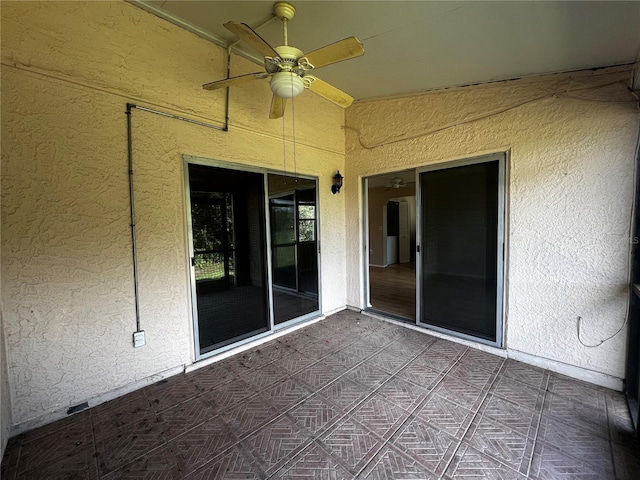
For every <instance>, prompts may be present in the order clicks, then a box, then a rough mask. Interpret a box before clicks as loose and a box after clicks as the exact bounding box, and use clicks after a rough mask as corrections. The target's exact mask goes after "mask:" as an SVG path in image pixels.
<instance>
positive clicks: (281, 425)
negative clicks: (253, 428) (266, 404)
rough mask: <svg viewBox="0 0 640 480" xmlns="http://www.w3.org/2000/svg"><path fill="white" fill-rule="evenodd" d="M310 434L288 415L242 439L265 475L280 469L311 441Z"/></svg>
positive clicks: (244, 445)
mask: <svg viewBox="0 0 640 480" xmlns="http://www.w3.org/2000/svg"><path fill="white" fill-rule="evenodd" d="M311 440H312V439H311V435H310V434H309V433H308V432H307V431H305V430H303V429H301V428H300V427H299V426H298V425H296V424H295V423H294V422H293V421H292V420H290V419H289V418H288V417H280V418H279V419H278V420H276V421H275V422H272V423H269V424H267V425H265V426H264V427H262V428H261V429H260V430H258V431H257V432H255V433H254V434H252V435H251V436H249V437H247V438H246V439H244V440H243V441H242V445H243V447H244V448H245V449H246V451H248V452H249V453H250V454H251V456H252V457H253V458H255V459H256V461H257V462H258V464H259V465H260V466H261V467H262V469H263V470H264V472H265V473H266V474H267V475H271V474H273V473H274V472H275V471H276V470H278V469H280V468H281V467H283V466H284V464H285V463H287V462H288V461H289V460H290V459H291V458H292V457H294V456H295V455H296V454H297V453H299V452H301V451H302V450H303V449H304V448H305V447H306V446H307V445H309V444H310V443H311Z"/></svg>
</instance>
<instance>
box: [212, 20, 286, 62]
mask: <svg viewBox="0 0 640 480" xmlns="http://www.w3.org/2000/svg"><path fill="white" fill-rule="evenodd" d="M224 28H226V29H227V30H229V31H230V32H232V33H234V34H235V35H236V36H237V37H238V38H239V39H240V40H242V41H243V42H244V43H246V44H247V45H249V46H250V47H251V48H253V49H254V50H255V51H256V52H258V53H259V54H260V55H262V56H263V57H277V56H278V52H276V51H275V50H274V49H273V47H272V46H271V45H269V44H268V43H267V41H266V40H265V39H264V38H262V37H261V36H260V35H258V34H257V33H256V32H255V31H254V30H253V29H252V28H251V27H250V26H249V25H247V24H246V23H241V22H227V23H225V24H224Z"/></svg>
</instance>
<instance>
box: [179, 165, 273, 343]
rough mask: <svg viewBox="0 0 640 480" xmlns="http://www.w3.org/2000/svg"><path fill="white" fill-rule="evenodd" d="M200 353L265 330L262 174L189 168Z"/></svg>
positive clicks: (265, 270)
mask: <svg viewBox="0 0 640 480" xmlns="http://www.w3.org/2000/svg"><path fill="white" fill-rule="evenodd" d="M189 188H190V203H191V236H192V252H193V257H192V267H193V270H194V280H195V298H194V314H195V315H194V316H195V317H196V323H197V326H196V327H197V328H196V334H197V345H196V347H197V348H198V352H199V355H203V354H206V353H208V352H210V351H213V350H216V349H218V348H221V347H224V346H226V345H229V344H232V343H235V342H237V341H240V340H243V339H245V338H248V337H251V336H254V335H257V334H259V333H262V332H265V331H267V330H268V329H269V308H268V301H267V298H268V290H267V280H266V272H267V269H266V261H267V258H266V248H265V244H266V236H265V209H264V195H265V192H264V175H263V174H259V173H250V172H241V171H236V170H228V169H223V168H217V167H208V166H203V165H195V164H189Z"/></svg>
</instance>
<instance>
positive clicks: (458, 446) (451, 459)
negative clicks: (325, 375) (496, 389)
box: [442, 364, 498, 476]
mask: <svg viewBox="0 0 640 480" xmlns="http://www.w3.org/2000/svg"><path fill="white" fill-rule="evenodd" d="M454 365H455V364H454ZM497 379H498V376H497V375H496V376H495V377H494V379H493V380H492V381H491V385H489V387H488V388H487V389H486V390H485V389H482V391H483V392H484V396H483V397H482V400H481V401H480V402H479V404H478V408H477V409H476V411H475V412H472V413H473V417H471V420H470V421H469V425H467V428H465V430H464V432H463V433H462V435H460V441H459V442H458V444H457V445H456V448H455V450H454V451H453V453H452V454H451V457H450V458H449V461H448V462H447V464H446V465H445V467H444V469H443V470H442V476H444V474H445V473H446V472H447V470H448V469H449V466H450V465H451V462H452V461H453V459H454V458H455V456H456V454H457V453H458V450H460V447H461V446H462V443H463V442H464V437H466V436H467V433H468V432H469V429H470V428H471V425H473V421H474V420H475V419H476V417H477V416H478V415H479V414H480V408H481V407H482V404H483V403H484V401H485V400H486V398H487V396H488V395H489V390H490V389H491V387H492V386H493V384H494V383H495V382H496V381H497Z"/></svg>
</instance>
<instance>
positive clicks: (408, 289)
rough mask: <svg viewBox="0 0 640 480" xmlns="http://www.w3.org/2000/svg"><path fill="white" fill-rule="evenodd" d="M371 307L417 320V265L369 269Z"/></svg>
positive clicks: (396, 265)
mask: <svg viewBox="0 0 640 480" xmlns="http://www.w3.org/2000/svg"><path fill="white" fill-rule="evenodd" d="M369 285H370V296H371V306H372V307H373V308H374V309H376V310H379V311H381V312H386V313H391V314H393V315H398V316H400V317H404V318H407V319H410V320H415V319H416V264H415V262H408V263H395V264H393V265H389V266H388V267H386V268H381V267H369Z"/></svg>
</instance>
